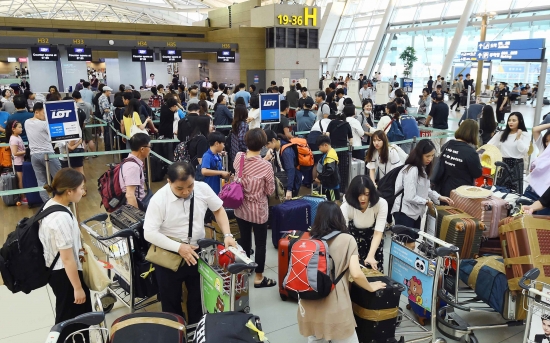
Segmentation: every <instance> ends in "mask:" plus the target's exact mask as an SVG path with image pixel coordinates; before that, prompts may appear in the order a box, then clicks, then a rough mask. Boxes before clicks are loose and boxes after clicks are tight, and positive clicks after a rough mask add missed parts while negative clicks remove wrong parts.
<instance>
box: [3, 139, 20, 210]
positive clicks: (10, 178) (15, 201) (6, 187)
mask: <svg viewBox="0 0 550 343" xmlns="http://www.w3.org/2000/svg"><path fill="white" fill-rule="evenodd" d="M0 149H1V148H0ZM12 162H13V159H12ZM11 167H12V170H9V169H6V170H4V171H2V174H1V175H0V191H11V190H14V189H17V176H16V175H17V173H16V172H15V166H14V165H13V163H12V166H11ZM2 201H3V202H4V204H5V205H6V206H15V205H21V203H20V202H19V195H17V194H15V195H4V196H2Z"/></svg>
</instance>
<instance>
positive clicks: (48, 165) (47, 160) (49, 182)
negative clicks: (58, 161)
mask: <svg viewBox="0 0 550 343" xmlns="http://www.w3.org/2000/svg"><path fill="white" fill-rule="evenodd" d="M44 160H45V161H46V181H47V182H48V186H51V185H52V177H51V175H50V156H48V154H44Z"/></svg>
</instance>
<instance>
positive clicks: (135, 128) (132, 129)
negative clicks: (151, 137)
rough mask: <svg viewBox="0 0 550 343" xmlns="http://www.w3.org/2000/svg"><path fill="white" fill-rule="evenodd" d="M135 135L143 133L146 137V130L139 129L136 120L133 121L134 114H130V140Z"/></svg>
mask: <svg viewBox="0 0 550 343" xmlns="http://www.w3.org/2000/svg"><path fill="white" fill-rule="evenodd" d="M136 133H145V134H146V135H148V133H147V130H145V129H143V130H142V129H140V128H139V126H138V125H137V124H136V120H135V119H134V114H132V126H131V127H130V136H129V137H130V138H131V137H133V136H134V135H135V134H136Z"/></svg>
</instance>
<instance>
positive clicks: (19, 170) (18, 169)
mask: <svg viewBox="0 0 550 343" xmlns="http://www.w3.org/2000/svg"><path fill="white" fill-rule="evenodd" d="M13 167H14V168H15V171H16V172H18V173H22V172H23V165H22V164H20V165H17V164H16V165H14V166H13Z"/></svg>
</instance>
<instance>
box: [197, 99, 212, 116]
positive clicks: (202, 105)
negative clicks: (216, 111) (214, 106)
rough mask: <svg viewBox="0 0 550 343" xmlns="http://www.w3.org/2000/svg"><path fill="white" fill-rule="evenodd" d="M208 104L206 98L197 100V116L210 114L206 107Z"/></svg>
mask: <svg viewBox="0 0 550 343" xmlns="http://www.w3.org/2000/svg"><path fill="white" fill-rule="evenodd" d="M209 108H210V106H209V105H208V102H207V101H206V100H200V101H199V116H210V113H209V112H208V109H209Z"/></svg>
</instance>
